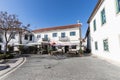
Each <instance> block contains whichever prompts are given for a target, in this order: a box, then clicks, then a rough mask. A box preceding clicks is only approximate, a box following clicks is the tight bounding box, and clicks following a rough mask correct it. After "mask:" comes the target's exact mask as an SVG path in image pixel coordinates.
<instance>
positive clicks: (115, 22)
mask: <svg viewBox="0 0 120 80" xmlns="http://www.w3.org/2000/svg"><path fill="white" fill-rule="evenodd" d="M88 24H89V26H90V38H91V48H92V53H93V54H95V55H98V56H102V57H105V58H109V59H112V60H116V61H120V31H119V29H120V27H119V25H120V0H99V1H98V3H97V5H96V7H95V9H94V10H93V12H92V14H91V16H90V18H89V20H88Z"/></svg>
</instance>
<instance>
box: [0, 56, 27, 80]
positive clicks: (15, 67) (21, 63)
mask: <svg viewBox="0 0 120 80" xmlns="http://www.w3.org/2000/svg"><path fill="white" fill-rule="evenodd" d="M25 61H26V58H25V57H23V58H22V60H21V61H20V60H19V62H18V63H15V64H14V66H12V65H13V64H10V66H12V67H11V68H8V69H6V70H4V71H3V72H2V73H1V74H0V80H1V79H3V78H4V77H5V76H7V75H9V74H10V73H12V72H14V71H15V70H16V69H17V68H19V67H20V66H21V65H23V64H24V63H25Z"/></svg>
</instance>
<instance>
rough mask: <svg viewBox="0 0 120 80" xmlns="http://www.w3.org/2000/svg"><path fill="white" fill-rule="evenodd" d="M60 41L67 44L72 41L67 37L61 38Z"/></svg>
mask: <svg viewBox="0 0 120 80" xmlns="http://www.w3.org/2000/svg"><path fill="white" fill-rule="evenodd" d="M59 41H62V42H66V41H70V39H69V37H67V36H65V37H59Z"/></svg>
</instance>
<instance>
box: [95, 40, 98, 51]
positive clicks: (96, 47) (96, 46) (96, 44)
mask: <svg viewBox="0 0 120 80" xmlns="http://www.w3.org/2000/svg"><path fill="white" fill-rule="evenodd" d="M95 50H98V43H97V42H95Z"/></svg>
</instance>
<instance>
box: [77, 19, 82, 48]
mask: <svg viewBox="0 0 120 80" xmlns="http://www.w3.org/2000/svg"><path fill="white" fill-rule="evenodd" d="M77 24H80V26H79V40H80V50H81V40H82V37H81V34H82V33H81V26H82V23H80V20H78V21H77Z"/></svg>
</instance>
